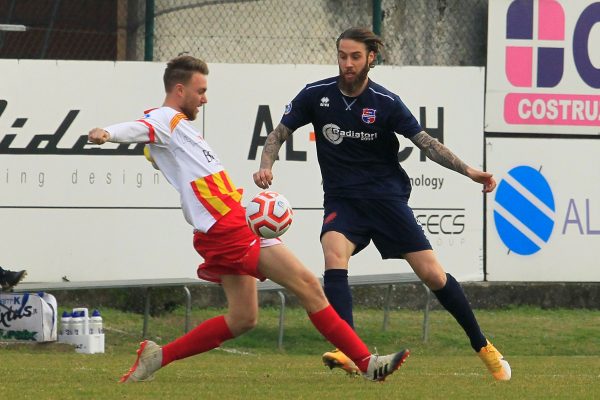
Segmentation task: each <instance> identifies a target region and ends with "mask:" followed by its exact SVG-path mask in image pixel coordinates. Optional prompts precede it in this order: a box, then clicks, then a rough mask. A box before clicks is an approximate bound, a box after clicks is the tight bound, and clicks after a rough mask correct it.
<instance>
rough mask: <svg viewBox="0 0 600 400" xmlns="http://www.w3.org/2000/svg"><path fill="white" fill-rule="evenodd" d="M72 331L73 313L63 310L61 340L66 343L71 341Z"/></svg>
mask: <svg viewBox="0 0 600 400" xmlns="http://www.w3.org/2000/svg"><path fill="white" fill-rule="evenodd" d="M71 335H72V331H71V313H70V312H68V311H63V313H62V317H61V319H60V336H61V341H62V342H64V343H69V340H70V339H71Z"/></svg>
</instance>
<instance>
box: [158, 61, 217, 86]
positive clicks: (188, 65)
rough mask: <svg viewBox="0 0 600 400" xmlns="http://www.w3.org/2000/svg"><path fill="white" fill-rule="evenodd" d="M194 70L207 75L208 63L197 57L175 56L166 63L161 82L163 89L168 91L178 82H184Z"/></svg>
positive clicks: (187, 80) (186, 81)
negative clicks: (163, 85)
mask: <svg viewBox="0 0 600 400" xmlns="http://www.w3.org/2000/svg"><path fill="white" fill-rule="evenodd" d="M195 72H199V73H201V74H203V75H208V65H207V64H206V63H205V62H204V61H202V60H201V59H199V58H196V57H192V56H187V55H184V56H179V57H175V58H174V59H172V60H171V61H169V62H168V63H167V68H165V74H164V75H163V82H164V84H165V91H166V92H170V91H171V89H173V87H174V86H175V85H177V84H178V83H181V84H184V85H185V84H186V83H188V82H189V80H190V79H191V77H192V75H193V74H194V73H195Z"/></svg>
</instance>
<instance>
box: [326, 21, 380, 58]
mask: <svg viewBox="0 0 600 400" xmlns="http://www.w3.org/2000/svg"><path fill="white" fill-rule="evenodd" d="M342 39H350V40H354V41H356V42H360V43H364V44H365V46H366V47H367V54H368V53H369V52H371V51H372V52H373V53H375V56H377V54H379V51H380V50H381V48H382V47H383V40H381V38H380V37H379V36H377V35H376V34H374V33H373V32H372V31H371V30H369V29H367V28H362V27H356V26H355V27H352V28H348V29H346V30H345V31H344V32H342V34H341V35H340V36H339V37H338V38H337V40H336V41H335V46H336V48H337V49H338V50H339V49H340V40H342ZM370 67H371V68H372V67H374V65H370Z"/></svg>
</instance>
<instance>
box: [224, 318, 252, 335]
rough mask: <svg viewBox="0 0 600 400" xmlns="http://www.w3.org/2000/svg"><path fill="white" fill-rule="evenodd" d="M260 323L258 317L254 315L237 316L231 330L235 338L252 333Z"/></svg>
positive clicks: (232, 321) (232, 320)
mask: <svg viewBox="0 0 600 400" xmlns="http://www.w3.org/2000/svg"><path fill="white" fill-rule="evenodd" d="M257 323H258V317H257V316H253V315H244V316H237V317H234V318H232V319H231V326H230V327H229V329H230V330H231V332H232V333H233V334H234V336H239V335H241V334H243V333H246V332H248V331H251V330H252V329H254V328H255V327H256V324H257Z"/></svg>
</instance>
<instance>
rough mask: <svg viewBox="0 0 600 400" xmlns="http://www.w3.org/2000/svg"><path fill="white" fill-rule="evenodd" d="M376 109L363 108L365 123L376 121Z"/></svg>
mask: <svg viewBox="0 0 600 400" xmlns="http://www.w3.org/2000/svg"><path fill="white" fill-rule="evenodd" d="M375 111H376V110H375V109H374V108H363V110H362V120H363V122H364V123H365V124H372V123H374V122H375Z"/></svg>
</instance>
